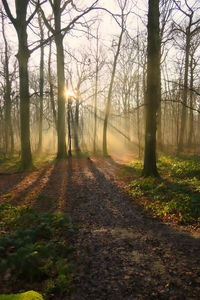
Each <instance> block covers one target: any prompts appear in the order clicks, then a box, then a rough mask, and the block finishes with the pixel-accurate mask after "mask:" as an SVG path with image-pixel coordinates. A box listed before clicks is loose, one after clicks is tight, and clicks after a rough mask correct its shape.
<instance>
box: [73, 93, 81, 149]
mask: <svg viewBox="0 0 200 300" xmlns="http://www.w3.org/2000/svg"><path fill="white" fill-rule="evenodd" d="M74 150H75V152H76V154H80V147H79V93H78V94H77V98H76V107H75V120H74Z"/></svg>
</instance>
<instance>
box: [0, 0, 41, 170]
mask: <svg viewBox="0 0 200 300" xmlns="http://www.w3.org/2000/svg"><path fill="white" fill-rule="evenodd" d="M2 2H3V5H4V9H5V11H6V13H7V16H8V18H9V19H10V21H11V22H12V24H13V26H14V27H15V30H16V32H17V36H18V53H17V55H16V57H17V59H18V63H19V87H20V127H21V164H22V168H23V169H27V168H29V167H31V166H32V154H31V145H30V124H29V107H30V96H29V77H28V60H29V57H30V51H29V49H28V43H27V26H28V25H29V23H30V22H31V20H32V18H33V17H34V15H35V14H36V12H37V10H38V8H39V1H38V2H37V5H36V8H35V10H34V12H33V13H32V14H31V16H30V17H29V18H28V19H27V7H28V4H29V0H16V1H15V6H16V18H14V17H13V15H12V14H11V11H10V8H9V5H8V2H7V0H2Z"/></svg>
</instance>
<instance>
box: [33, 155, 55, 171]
mask: <svg viewBox="0 0 200 300" xmlns="http://www.w3.org/2000/svg"><path fill="white" fill-rule="evenodd" d="M55 159H56V155H55V154H45V153H43V154H40V155H34V156H33V163H34V166H35V167H36V168H38V169H39V168H41V167H44V166H46V165H49V164H51V163H52V162H53V161H54V160H55Z"/></svg>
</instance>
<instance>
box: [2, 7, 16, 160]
mask: <svg viewBox="0 0 200 300" xmlns="http://www.w3.org/2000/svg"><path fill="white" fill-rule="evenodd" d="M4 18H5V17H4V16H3V12H2V10H1V20H2V35H3V40H4V44H5V49H4V72H3V73H4V74H3V75H4V78H5V88H4V100H5V154H6V155H7V154H8V152H9V153H10V154H11V155H12V154H13V152H14V137H13V128H12V120H11V92H12V87H11V84H12V80H11V74H10V71H9V46H8V42H7V38H6V33H5V31H6V30H5V24H4Z"/></svg>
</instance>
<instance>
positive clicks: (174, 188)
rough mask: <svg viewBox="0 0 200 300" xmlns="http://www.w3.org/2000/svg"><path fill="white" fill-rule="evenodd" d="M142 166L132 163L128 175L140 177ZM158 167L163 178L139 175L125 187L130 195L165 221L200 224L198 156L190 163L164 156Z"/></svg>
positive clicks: (189, 160) (192, 158)
mask: <svg viewBox="0 0 200 300" xmlns="http://www.w3.org/2000/svg"><path fill="white" fill-rule="evenodd" d="M138 166H140V167H139V168H138ZM141 166H142V163H138V162H132V163H131V164H129V165H128V167H129V168H130V169H131V171H129V172H130V173H131V172H132V174H133V175H134V174H138V173H139V172H138V171H139V170H141V169H142V167H141ZM158 168H159V172H160V174H161V177H162V178H163V179H155V178H151V177H148V178H141V177H139V176H138V177H137V179H135V180H133V181H132V182H131V183H130V184H129V185H128V186H127V187H126V189H127V191H128V193H129V194H130V195H131V196H133V197H134V198H136V199H138V201H139V202H140V203H141V204H142V205H143V206H144V207H145V208H146V209H147V210H149V211H151V212H152V213H153V214H155V215H158V216H160V217H162V218H164V219H170V220H173V221H176V222H182V223H192V224H194V223H198V222H200V181H199V178H200V159H199V156H195V157H194V156H193V157H189V159H188V160H186V159H185V157H181V158H179V157H170V156H162V157H161V158H160V159H159V161H158ZM138 169H139V170H138Z"/></svg>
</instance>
